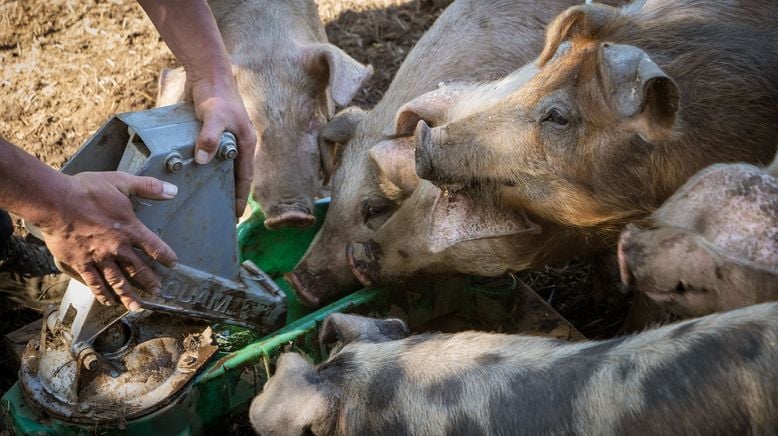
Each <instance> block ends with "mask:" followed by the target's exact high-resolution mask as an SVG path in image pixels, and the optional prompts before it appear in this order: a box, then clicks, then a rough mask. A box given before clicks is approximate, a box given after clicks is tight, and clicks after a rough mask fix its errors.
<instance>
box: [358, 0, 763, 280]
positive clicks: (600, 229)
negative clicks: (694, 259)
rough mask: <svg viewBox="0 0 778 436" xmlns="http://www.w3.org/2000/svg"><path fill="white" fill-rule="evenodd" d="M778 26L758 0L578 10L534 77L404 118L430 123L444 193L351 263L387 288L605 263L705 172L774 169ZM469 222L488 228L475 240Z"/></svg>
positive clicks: (424, 138) (429, 161)
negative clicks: (742, 166)
mask: <svg viewBox="0 0 778 436" xmlns="http://www.w3.org/2000/svg"><path fill="white" fill-rule="evenodd" d="M776 19H778V3H775V2H769V1H756V0H751V1H741V2H709V3H705V2H698V1H692V0H688V1H680V2H679V1H674V2H668V1H665V0H647V1H643V2H637V3H634V4H631V5H628V6H624V7H622V8H614V7H610V6H606V5H600V4H590V5H580V6H576V7H573V8H570V9H568V10H567V11H565V12H564V13H562V14H560V15H559V16H558V17H557V18H556V19H555V20H554V21H553V22H552V23H551V24H550V25H549V28H548V31H547V35H546V44H545V47H544V48H543V50H542V51H541V52H540V53H541V54H540V56H539V57H538V59H537V60H536V61H535V62H533V63H532V64H530V65H526V66H524V67H522V68H521V69H519V70H517V71H516V72H514V73H513V74H511V75H509V76H507V77H506V78H504V79H502V80H500V81H497V82H490V83H483V84H481V83H471V84H469V86H468V84H463V83H458V84H456V86H451V87H448V90H447V89H446V88H442V89H438V90H435V94H436V98H435V99H434V100H433V101H432V103H429V102H428V101H430V99H429V96H427V95H422V96H420V97H419V98H418V101H411V102H409V103H407V104H406V106H407V107H414V106H415V107H416V108H417V109H416V110H415V112H413V111H412V112H411V114H413V113H416V115H417V116H415V117H414V116H411V115H408V114H403V113H399V114H398V119H399V118H409V119H416V120H420V121H419V122H418V124H417V126H416V129H415V138H416V139H415V142H416V148H415V153H414V159H415V168H416V171H417V173H418V175H420V176H421V177H422V178H424V179H427V180H430V181H431V182H432V183H434V184H435V185H436V186H438V187H439V188H441V189H440V190H439V191H435V190H433V189H431V188H428V189H427V190H426V194H425V195H426V196H427V197H426V198H425V199H424V200H423V201H422V199H421V198H420V199H418V201H417V204H425V205H426V209H423V210H417V211H408V212H406V214H407V215H406V216H405V217H404V218H403V219H402V220H398V222H396V223H391V221H389V222H387V223H385V224H384V226H383V227H382V228H381V230H380V232H379V233H383V234H382V235H378V234H376V235H374V238H372V240H371V239H362V240H359V239H355V241H357V242H360V243H361V244H356V245H355V246H353V247H352V249H351V250H350V251H351V253H352V255H353V257H354V259H353V260H352V261H351V264H352V265H356V266H357V268H355V269H357V270H359V271H361V275H362V276H364V278H366V279H368V280H367V281H371V282H377V281H381V276H383V277H387V278H393V279H397V278H398V277H401V276H404V275H406V276H407V275H408V274H409V273H422V272H425V268H427V267H428V266H429V268H433V267H434V268H435V269H436V270H441V269H445V270H447V271H448V270H454V271H462V272H469V273H478V274H488V275H491V274H492V273H493V272H494V271H495V270H497V269H499V270H500V271H499V272H500V273H502V272H504V271H505V270H513V271H518V270H522V269H531V268H537V267H540V266H542V265H544V264H545V263H547V262H549V261H552V260H557V261H561V260H568V259H570V258H571V257H573V256H575V255H587V254H594V253H597V252H600V251H602V250H606V249H607V250H609V249H613V248H615V245H616V243H617V240H618V236H619V233H620V231H621V230H622V228H623V227H624V225H626V224H627V223H630V222H634V223H637V224H645V223H646V222H647V220H648V217H649V215H650V214H651V212H653V211H654V210H655V209H656V208H657V207H659V206H660V205H661V203H662V202H663V201H664V200H666V199H667V198H668V197H669V196H670V195H671V194H672V193H673V192H674V191H675V190H676V189H677V188H678V187H679V186H681V184H683V183H684V182H685V181H686V179H688V178H689V177H690V176H691V175H693V174H694V173H695V172H696V171H698V170H700V169H701V168H704V167H705V166H707V165H710V164H712V163H715V162H733V161H744V162H751V163H763V162H766V161H767V160H768V159H769V158H770V157H771V156H772V155H773V154H774V152H775V140H774V138H775V136H776V134H778V124H776V123H774V122H773V121H774V120H776V119H778V104H776V103H778V62H776V61H778V44H776V43H777V42H778V39H777V37H778V30H776V28H775V26H774V25H773V23H775V22H776V21H775V20H776ZM425 100H426V101H425ZM406 109H407V108H406ZM401 112H402V111H401ZM441 120H444V121H443V122H441ZM414 194H415V193H414ZM444 194H447V196H446V195H444ZM434 195H437V196H438V198H437V199H435V198H434ZM451 199H456V200H457V205H455V206H452V205H451ZM481 209H483V210H484V211H483V212H479V210H481ZM493 209H501V210H503V211H504V212H506V213H503V214H498V215H495V214H493V213H492V212H490V210H493ZM462 210H468V211H469V212H468V214H467V216H469V217H472V216H473V215H482V216H483V217H485V219H481V220H480V222H479V223H478V225H473V222H472V221H473V220H472V219H471V218H469V219H462V217H463V216H465V215H463V214H462V213H460V212H458V211H462ZM508 212H510V213H508ZM510 214H513V215H514V216H519V217H520V219H519V220H515V219H514V220H513V222H510V220H509V219H506V217H507V216H509V215H510ZM393 219H394V218H393ZM431 222H443V223H445V224H446V228H447V230H446V231H447V232H448V234H449V235H450V237H448V238H447V239H446V240H445V241H441V239H440V238H439V237H436V236H435V235H434V234H433V230H435V231H439V230H437V229H438V227H435V226H433V225H431V224H430V223H431ZM390 223H391V224H390ZM378 239H380V240H381V241H380V242H379V241H378ZM436 240H437V243H433V242H434V241H436ZM479 240H483V241H484V242H483V243H478V241H479ZM496 245H500V246H501V247H502V248H500V249H499V250H495V249H493V248H490V247H494V246H496ZM368 246H369V247H370V250H365V248H366V247H368ZM511 246H512V247H513V253H510V247H511ZM384 258H386V259H384ZM448 259H456V261H457V262H458V263H459V264H458V265H451V264H448V265H442V263H446V262H449V260H448ZM433 262H434V263H435V264H436V265H437V266H435V265H430V263H433ZM444 267H445V268H444ZM393 268H400V269H401V270H402V271H395V270H393ZM371 275H373V276H378V277H373V280H370V278H371V277H370V276H371Z"/></svg>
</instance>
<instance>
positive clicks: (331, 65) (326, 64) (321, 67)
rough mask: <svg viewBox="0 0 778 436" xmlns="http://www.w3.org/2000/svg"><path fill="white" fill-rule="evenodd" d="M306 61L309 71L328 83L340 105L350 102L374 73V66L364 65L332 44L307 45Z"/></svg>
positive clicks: (336, 101)
mask: <svg viewBox="0 0 778 436" xmlns="http://www.w3.org/2000/svg"><path fill="white" fill-rule="evenodd" d="M304 60H305V61H304V62H305V65H306V68H307V69H308V72H309V73H310V74H311V75H312V76H313V77H314V78H316V79H318V80H319V81H321V82H323V83H327V84H328V85H329V89H330V95H332V99H333V100H334V101H335V103H337V104H338V105H340V106H345V105H347V104H349V102H350V101H351V99H352V98H354V96H355V95H356V94H357V92H358V91H359V90H360V89H362V86H364V84H365V82H367V80H368V79H370V76H372V75H373V67H372V66H370V65H368V66H365V65H362V64H360V63H359V62H357V61H356V60H354V59H353V58H352V57H351V56H349V55H347V54H346V52H344V51H343V50H341V49H339V48H338V47H335V46H334V45H332V44H316V45H312V46H310V47H306V49H305V52H304Z"/></svg>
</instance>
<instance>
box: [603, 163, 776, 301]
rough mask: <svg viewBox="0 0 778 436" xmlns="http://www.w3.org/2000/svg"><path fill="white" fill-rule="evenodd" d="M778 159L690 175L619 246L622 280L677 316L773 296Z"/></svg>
mask: <svg viewBox="0 0 778 436" xmlns="http://www.w3.org/2000/svg"><path fill="white" fill-rule="evenodd" d="M777 177H778V159H776V160H775V162H774V163H773V166H772V167H770V168H768V169H767V170H764V169H762V168H758V167H755V166H753V165H748V164H716V165H713V166H710V167H708V168H706V169H704V170H702V171H700V172H699V173H697V174H696V175H695V176H694V177H692V178H691V179H690V180H689V181H688V182H686V184H684V186H682V187H681V189H679V190H678V192H676V193H675V194H673V196H672V197H670V198H669V199H668V200H667V201H666V202H665V203H664V204H663V205H662V207H660V208H659V209H657V211H656V212H654V214H653V216H652V224H653V226H652V228H650V229H641V228H640V227H638V226H635V225H628V226H627V227H626V229H625V230H624V231H623V232H622V234H621V238H620V240H619V246H618V257H619V267H620V268H619V269H620V271H621V277H622V281H623V283H624V284H625V285H627V286H629V287H631V288H633V289H635V290H637V291H641V292H643V293H645V294H646V295H647V296H648V297H649V298H651V299H653V300H654V301H656V302H657V303H659V304H660V305H662V306H665V307H667V308H669V309H670V310H672V311H673V312H675V313H677V314H678V315H681V316H695V315H703V314H707V313H711V312H715V311H721V310H728V309H733V308H737V307H743V306H747V305H750V304H756V303H762V302H766V301H776V300H778V178H777Z"/></svg>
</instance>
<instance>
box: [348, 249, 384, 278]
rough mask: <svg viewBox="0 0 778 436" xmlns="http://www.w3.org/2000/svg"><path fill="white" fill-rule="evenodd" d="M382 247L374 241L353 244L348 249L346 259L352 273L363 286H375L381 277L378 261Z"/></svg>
mask: <svg viewBox="0 0 778 436" xmlns="http://www.w3.org/2000/svg"><path fill="white" fill-rule="evenodd" d="M380 256H381V247H380V246H379V245H378V244H377V243H376V242H375V241H373V240H369V241H367V242H352V243H350V244H349V245H348V247H346V257H347V258H348V263H349V265H351V271H352V272H353V273H354V276H355V277H356V278H357V280H359V282H360V283H362V285H363V286H368V287H370V286H374V285H375V283H376V280H377V278H378V277H379V275H380V271H381V265H380V264H379V263H378V259H379V257H380Z"/></svg>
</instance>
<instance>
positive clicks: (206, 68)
mask: <svg viewBox="0 0 778 436" xmlns="http://www.w3.org/2000/svg"><path fill="white" fill-rule="evenodd" d="M138 3H140V5H141V7H143V9H144V10H145V11H146V14H147V15H148V16H149V18H150V19H151V21H152V22H153V23H154V26H156V28H157V30H158V31H159V34H160V35H161V36H162V39H164V40H165V43H166V44H167V45H168V47H170V50H171V51H172V52H173V54H174V55H175V56H176V59H178V61H179V62H181V63H182V64H183V66H184V69H185V70H186V73H187V77H188V79H189V80H190V81H192V82H196V81H198V80H216V79H225V80H232V71H231V67H230V62H229V59H228V57H227V51H226V49H225V47H224V43H223V41H222V39H221V35H220V34H219V29H218V28H217V27H216V20H214V18H213V14H212V13H211V9H210V8H209V7H208V3H207V2H206V1H205V0H138Z"/></svg>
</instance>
